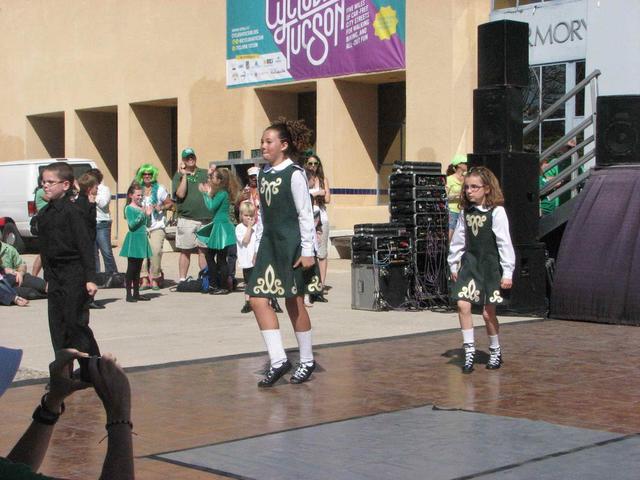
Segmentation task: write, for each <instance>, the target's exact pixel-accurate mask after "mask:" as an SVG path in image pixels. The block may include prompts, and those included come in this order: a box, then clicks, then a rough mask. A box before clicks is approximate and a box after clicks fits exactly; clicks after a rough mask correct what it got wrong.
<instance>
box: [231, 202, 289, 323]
mask: <svg viewBox="0 0 640 480" xmlns="http://www.w3.org/2000/svg"><path fill="white" fill-rule="evenodd" d="M257 213H258V212H257V210H256V207H255V205H254V204H253V203H252V202H251V201H250V200H245V201H244V202H242V203H241V204H240V223H239V224H238V225H237V226H236V244H237V247H238V264H239V265H240V268H242V276H243V277H244V283H245V284H248V283H249V278H250V276H251V272H252V271H253V266H254V265H255V263H256V253H257V252H258V246H259V244H260V236H261V234H262V227H261V224H260V223H257V220H258V215H257ZM244 297H245V302H244V306H243V307H242V309H241V310H240V313H249V312H250V311H251V305H250V304H249V295H248V294H245V296H244ZM271 308H273V309H274V310H275V311H276V313H282V308H280V305H279V304H278V301H277V300H276V299H275V298H273V299H271Z"/></svg>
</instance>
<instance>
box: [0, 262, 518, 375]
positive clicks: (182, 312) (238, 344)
mask: <svg viewBox="0 0 640 480" xmlns="http://www.w3.org/2000/svg"><path fill="white" fill-rule="evenodd" d="M26 259H27V261H28V263H29V264H30V263H31V261H32V256H31V255H26ZM122 260H123V259H122V258H118V261H119V268H120V269H122V270H123V271H124V269H125V268H126V267H125V263H124V262H123V261H122ZM329 265H330V267H329V268H330V271H329V274H328V282H327V283H328V284H329V285H330V286H332V288H331V290H330V293H329V295H328V296H327V297H328V299H329V303H323V304H315V306H314V307H313V308H311V309H310V313H311V319H312V323H313V329H314V337H315V343H316V344H333V343H336V342H348V341H354V340H364V339H369V338H381V337H394V336H398V335H407V334H413V333H420V332H427V331H433V330H443V329H449V328H455V327H456V326H457V325H458V320H457V316H456V314H455V313H433V312H429V311H422V312H405V311H401V312H368V311H361V310H352V309H351V270H350V268H351V267H350V262H349V261H348V260H331V261H330V263H329ZM163 268H164V270H165V272H166V276H167V278H169V279H175V278H177V254H176V253H167V254H165V256H164V260H163ZM196 272H197V270H196V268H195V266H194V265H192V268H191V272H190V273H191V274H193V275H196ZM124 294H125V292H124V289H108V290H102V291H100V292H99V293H98V296H97V299H98V300H99V301H101V302H102V303H104V304H106V306H107V308H106V309H105V310H92V311H91V323H90V324H91V328H92V329H93V330H94V333H95V336H96V338H97V339H98V342H99V344H100V347H101V349H102V351H105V352H113V353H115V354H117V357H118V359H119V361H120V362H121V363H122V365H124V366H125V367H133V366H143V365H156V364H165V363H170V362H178V361H184V360H194V359H200V358H213V357H222V356H227V355H236V354H241V353H251V352H261V351H263V350H264V345H263V343H262V337H261V336H260V334H259V332H258V328H257V326H256V323H255V319H254V317H253V314H241V313H240V308H241V307H242V305H243V303H244V299H243V294H242V293H241V292H234V293H232V294H230V295H226V296H212V295H202V294H199V293H177V292H170V291H169V289H168V288H165V289H163V290H161V291H160V292H159V293H155V292H154V293H146V295H149V296H152V297H154V298H153V300H152V301H150V302H144V303H136V304H131V303H126V302H125V301H124ZM46 307H47V302H46V300H37V301H33V302H31V305H30V306H28V307H26V308H18V307H10V308H9V307H4V308H2V307H0V339H2V344H3V345H4V346H7V347H14V348H22V349H23V350H24V358H23V361H22V367H24V368H26V369H31V370H35V371H46V370H47V365H48V364H49V362H50V361H51V358H52V354H53V350H52V347H51V341H50V337H49V330H48V323H47V310H46ZM513 320H521V319H512V320H506V321H513ZM281 321H282V322H283V326H284V327H285V328H282V332H283V337H284V341H285V347H287V348H288V347H294V346H295V345H296V341H295V337H294V335H293V333H292V329H291V328H290V326H289V325H288V323H289V322H288V320H287V319H286V315H284V316H281ZM26 373H27V372H25V373H22V375H23V377H24V376H25V374H26ZM31 373H33V372H31Z"/></svg>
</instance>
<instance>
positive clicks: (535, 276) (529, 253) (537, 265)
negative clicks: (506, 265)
mask: <svg viewBox="0 0 640 480" xmlns="http://www.w3.org/2000/svg"><path fill="white" fill-rule="evenodd" d="M514 249H515V252H516V268H515V271H514V272H513V288H511V291H503V294H504V296H505V297H506V298H508V299H509V302H508V304H507V305H505V306H504V307H500V306H498V312H499V313H517V314H520V315H535V316H541V317H542V316H545V315H546V312H547V309H548V302H547V297H546V293H547V270H546V254H545V246H544V243H532V244H529V245H515V246H514Z"/></svg>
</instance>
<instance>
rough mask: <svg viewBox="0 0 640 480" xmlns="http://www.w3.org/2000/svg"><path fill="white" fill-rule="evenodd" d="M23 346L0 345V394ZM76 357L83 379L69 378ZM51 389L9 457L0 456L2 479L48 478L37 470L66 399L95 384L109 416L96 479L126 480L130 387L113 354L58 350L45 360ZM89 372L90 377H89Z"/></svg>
mask: <svg viewBox="0 0 640 480" xmlns="http://www.w3.org/2000/svg"><path fill="white" fill-rule="evenodd" d="M21 358H22V350H13V349H8V348H4V347H0V396H2V394H3V393H4V392H5V390H6V389H7V388H8V386H9V385H10V384H11V381H12V380H13V377H14V376H15V374H16V372H17V370H18V367H19V365H20V360H21ZM74 360H77V361H80V362H81V365H84V370H85V373H84V375H85V378H88V379H90V380H91V383H87V382H85V381H82V380H80V379H77V378H70V376H69V372H70V371H71V370H72V369H73V362H74ZM49 373H50V380H49V391H48V392H47V393H45V394H44V395H43V396H42V399H41V400H40V404H39V405H38V406H37V407H36V409H35V411H34V412H33V421H32V422H31V425H29V427H28V428H27V430H26V431H25V432H24V434H23V435H22V437H21V438H20V439H19V440H18V442H17V443H16V444H15V446H14V447H13V449H12V450H11V452H10V453H9V454H8V455H7V457H6V458H5V457H0V478H20V479H31V478H33V479H36V478H37V479H47V478H51V477H45V476H43V475H39V474H38V473H36V472H37V471H38V470H39V468H40V466H41V465H42V461H43V460H44V457H45V455H46V453H47V449H48V448H49V443H50V441H51V436H52V435H53V430H54V428H55V424H56V423H57V422H58V419H59V418H60V416H61V415H63V414H64V412H65V405H64V400H65V399H66V398H67V397H69V395H71V394H72V393H73V392H75V391H76V390H81V389H84V388H88V387H90V386H91V384H93V387H94V389H95V391H96V393H97V394H98V397H100V400H102V404H103V406H104V409H105V413H106V416H107V422H106V425H105V428H106V430H107V438H108V441H107V442H108V446H107V454H106V456H105V459H104V463H103V466H102V474H101V475H100V478H101V479H103V480H109V479H118V480H128V479H133V478H134V468H133V443H132V439H131V434H132V429H133V424H132V423H131V388H130V386H129V380H128V379H127V376H126V374H125V373H124V371H123V370H122V368H121V367H120V366H119V365H118V364H117V363H116V360H115V358H113V356H111V355H109V354H106V355H104V356H103V357H89V355H87V354H86V353H82V352H79V351H77V350H74V349H64V350H58V351H56V358H55V360H54V361H53V362H51V364H50V365H49ZM87 375H88V377H87Z"/></svg>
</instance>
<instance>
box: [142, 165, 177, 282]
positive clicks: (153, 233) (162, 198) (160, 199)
mask: <svg viewBox="0 0 640 480" xmlns="http://www.w3.org/2000/svg"><path fill="white" fill-rule="evenodd" d="M135 181H136V183H138V184H139V185H140V186H141V187H142V206H143V207H144V208H146V207H151V208H152V210H151V223H150V225H149V243H150V245H151V253H152V256H151V258H150V259H149V261H148V262H147V261H146V260H145V261H144V262H142V271H141V272H140V276H141V278H142V284H141V286H140V290H148V289H150V288H151V289H152V290H160V283H161V281H162V249H163V245H164V239H165V237H166V232H165V227H166V211H167V210H169V209H170V208H171V207H172V206H173V202H172V201H171V197H169V192H168V191H167V189H166V188H165V187H164V186H162V185H160V184H159V183H158V169H157V168H156V167H154V166H153V165H151V164H149V163H145V164H144V165H142V166H141V167H140V168H139V169H138V172H137V173H136V179H135ZM149 264H151V268H149Z"/></svg>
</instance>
